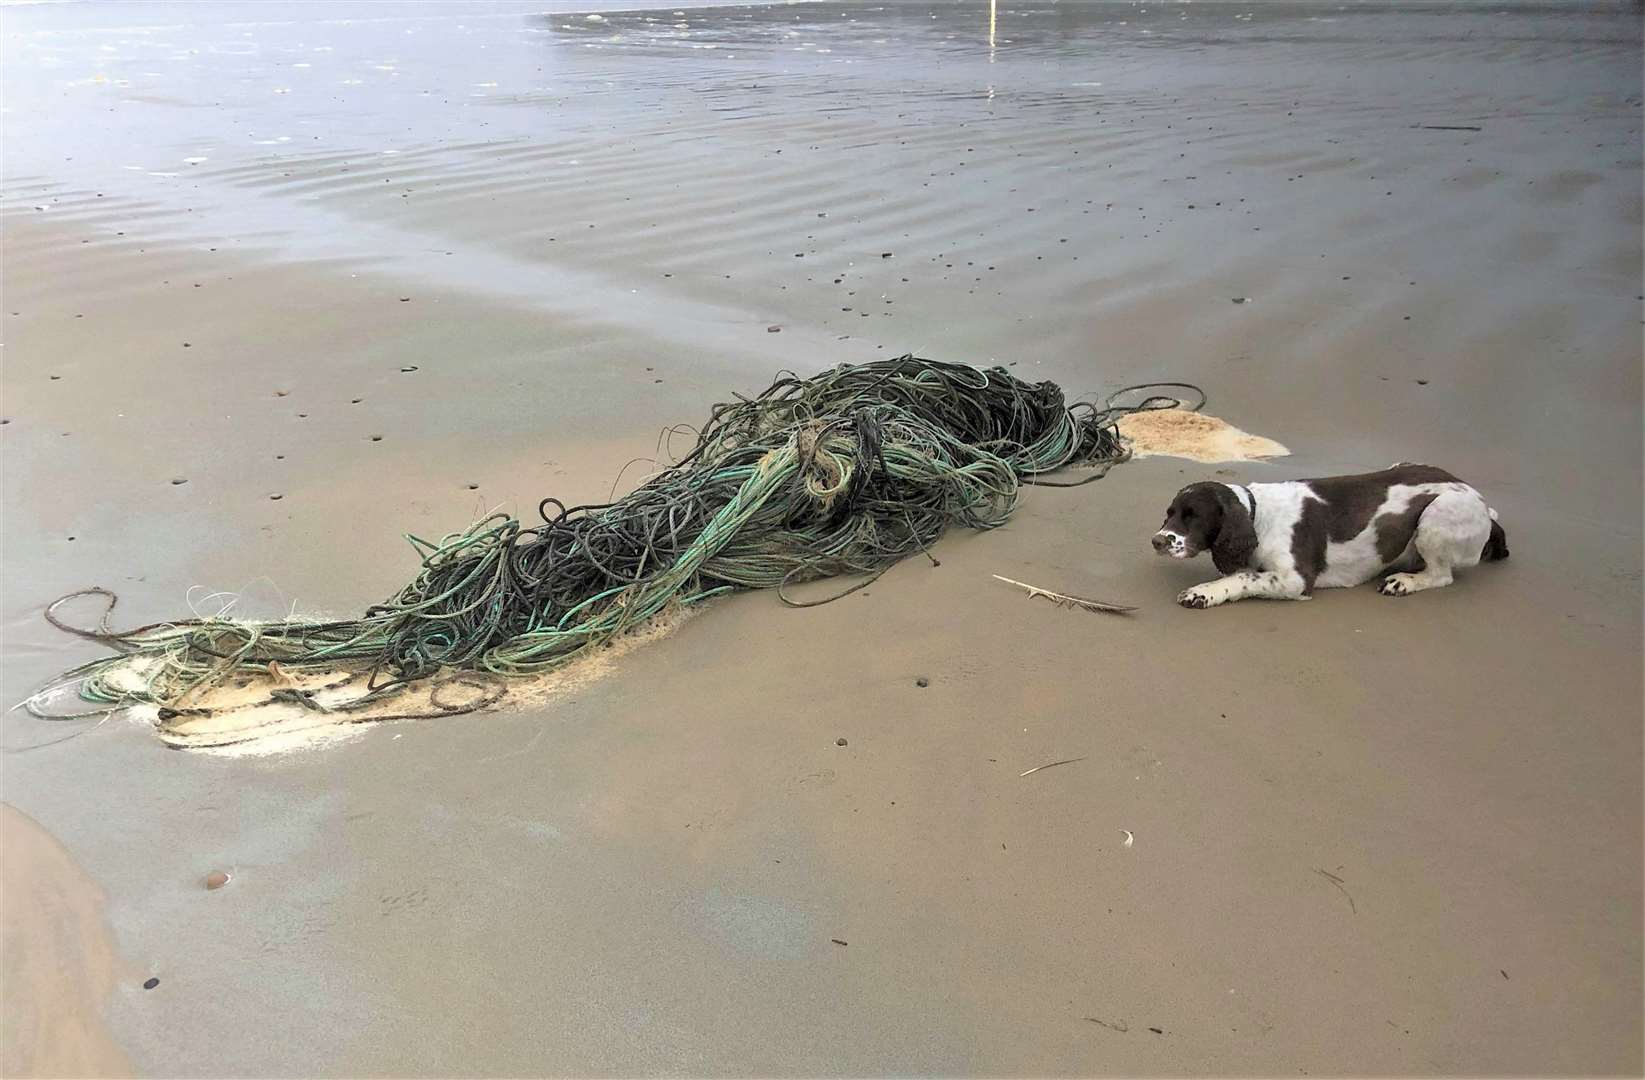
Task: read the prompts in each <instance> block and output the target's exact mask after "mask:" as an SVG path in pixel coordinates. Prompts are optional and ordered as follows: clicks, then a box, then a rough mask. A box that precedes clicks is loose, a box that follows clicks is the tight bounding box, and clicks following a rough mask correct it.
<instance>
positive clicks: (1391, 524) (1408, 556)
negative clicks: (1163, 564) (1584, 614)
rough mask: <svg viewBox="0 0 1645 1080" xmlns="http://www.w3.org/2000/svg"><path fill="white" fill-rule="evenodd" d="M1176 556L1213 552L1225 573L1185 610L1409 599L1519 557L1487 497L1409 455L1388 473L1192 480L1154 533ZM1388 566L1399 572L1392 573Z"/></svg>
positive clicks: (1192, 595) (1184, 599)
mask: <svg viewBox="0 0 1645 1080" xmlns="http://www.w3.org/2000/svg"><path fill="white" fill-rule="evenodd" d="M1154 550H1155V551H1157V552H1159V553H1160V554H1161V555H1166V556H1169V557H1171V558H1174V559H1191V558H1193V557H1194V556H1195V555H1198V554H1199V553H1200V552H1202V551H1209V552H1210V553H1211V561H1212V562H1214V563H1216V566H1217V569H1218V570H1219V571H1221V572H1222V574H1223V575H1224V576H1223V577H1220V578H1218V579H1217V580H1216V581H1208V582H1206V583H1205V584H1203V585H1195V586H1194V587H1193V588H1191V589H1185V590H1183V592H1182V593H1181V594H1180V595H1179V596H1178V597H1177V603H1179V604H1181V605H1182V606H1183V607H1190V608H1207V607H1216V606H1217V605H1218V604H1226V603H1229V602H1230V601H1234V600H1244V599H1246V598H1247V597H1260V598H1262V599H1267V600H1307V599H1308V598H1309V597H1311V596H1312V595H1313V592H1314V590H1315V589H1316V588H1321V589H1337V588H1351V587H1353V586H1355V585H1362V584H1364V583H1365V582H1367V581H1370V580H1371V579H1372V578H1374V577H1377V576H1378V575H1382V574H1387V576H1386V577H1384V578H1383V579H1382V584H1381V585H1379V586H1378V587H1377V591H1378V592H1380V593H1382V594H1383V595H1384V596H1409V595H1410V594H1411V593H1414V592H1421V591H1422V590H1424V589H1437V588H1439V587H1441V586H1443V585H1449V584H1450V583H1451V572H1452V571H1453V570H1455V569H1456V568H1457V567H1467V566H1474V565H1476V564H1478V563H1480V562H1482V561H1494V560H1496V559H1506V558H1507V557H1508V538H1507V535H1506V534H1505V533H1504V532H1503V531H1502V526H1501V525H1498V524H1497V520H1496V511H1495V510H1492V509H1491V508H1490V507H1488V506H1486V505H1485V498H1484V496H1482V495H1480V493H1479V492H1477V491H1475V490H1474V489H1473V488H1471V487H1469V486H1468V485H1467V484H1464V483H1463V482H1462V481H1460V480H1458V479H1457V478H1456V477H1454V476H1452V475H1451V474H1450V473H1448V472H1446V471H1445V470H1444V469H1436V468H1434V467H1433V466H1432V465H1412V464H1409V463H1408V462H1400V463H1398V464H1396V465H1393V466H1392V467H1390V468H1387V469H1384V470H1382V471H1381V472H1374V473H1365V474H1363V475H1361V476H1332V477H1326V478H1324V479H1321V480H1288V481H1285V482H1283V483H1278V484H1251V485H1249V486H1242V485H1239V484H1220V483H1215V482H1210V481H1207V482H1204V483H1198V484H1189V485H1188V486H1187V487H1185V488H1183V489H1182V490H1181V491H1179V492H1177V497H1176V498H1175V499H1173V500H1172V501H1171V507H1170V509H1169V510H1167V511H1166V513H1165V524H1163V525H1161V526H1160V530H1159V532H1157V533H1155V534H1154ZM1389 571H1394V572H1393V573H1389Z"/></svg>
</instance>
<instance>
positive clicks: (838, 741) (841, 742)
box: [834, 739, 845, 746]
mask: <svg viewBox="0 0 1645 1080" xmlns="http://www.w3.org/2000/svg"><path fill="white" fill-rule="evenodd" d="M834 745H835V746H844V745H845V740H844V739H835V740H834Z"/></svg>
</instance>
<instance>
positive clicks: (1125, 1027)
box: [1085, 1016, 1131, 1032]
mask: <svg viewBox="0 0 1645 1080" xmlns="http://www.w3.org/2000/svg"><path fill="white" fill-rule="evenodd" d="M1085 1019H1087V1020H1089V1021H1091V1022H1092V1023H1093V1024H1097V1025H1099V1026H1101V1027H1105V1028H1107V1029H1108V1030H1109V1031H1120V1032H1125V1031H1130V1030H1131V1026H1130V1025H1129V1024H1127V1023H1126V1022H1125V1021H1124V1020H1116V1021H1114V1022H1113V1023H1112V1024H1110V1023H1109V1022H1108V1021H1106V1020H1098V1019H1097V1018H1096V1017H1094V1016H1087V1017H1086V1018H1085Z"/></svg>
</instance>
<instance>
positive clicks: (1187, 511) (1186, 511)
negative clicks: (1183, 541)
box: [1182, 506, 1194, 521]
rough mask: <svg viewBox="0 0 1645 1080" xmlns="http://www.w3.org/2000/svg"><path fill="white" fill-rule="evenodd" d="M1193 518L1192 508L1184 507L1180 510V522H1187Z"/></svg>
mask: <svg viewBox="0 0 1645 1080" xmlns="http://www.w3.org/2000/svg"><path fill="white" fill-rule="evenodd" d="M1193 516H1194V508H1193V507H1192V506H1185V507H1183V508H1182V520H1184V521H1187V520H1188V519H1189V518H1191V517H1193Z"/></svg>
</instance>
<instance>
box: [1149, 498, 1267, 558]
mask: <svg viewBox="0 0 1645 1080" xmlns="http://www.w3.org/2000/svg"><path fill="white" fill-rule="evenodd" d="M1256 547H1257V533H1256V528H1255V526H1254V525H1253V524H1252V521H1251V514H1250V512H1249V511H1247V510H1246V509H1245V503H1244V502H1243V501H1241V499H1240V497H1239V496H1238V495H1236V494H1235V493H1234V489H1233V488H1230V487H1229V486H1228V485H1227V484H1218V483H1213V482H1210V481H1206V482H1203V483H1198V484H1189V485H1188V486H1187V487H1185V488H1183V489H1182V490H1181V491H1179V492H1177V497H1176V498H1174V499H1172V500H1171V505H1170V507H1169V508H1167V509H1166V511H1165V523H1164V524H1163V525H1161V526H1160V528H1159V532H1157V533H1155V534H1154V550H1155V551H1157V552H1159V553H1160V554H1161V555H1167V556H1169V557H1171V558H1173V559H1192V558H1193V557H1194V556H1196V555H1198V554H1199V553H1200V552H1202V551H1209V552H1210V553H1211V559H1212V561H1214V562H1215V563H1216V564H1217V569H1218V570H1220V571H1222V572H1223V573H1225V574H1227V573H1231V572H1232V571H1234V570H1238V569H1240V568H1241V567H1244V566H1245V565H1247V564H1248V563H1249V561H1250V558H1251V553H1252V552H1254V551H1255V550H1256Z"/></svg>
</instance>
